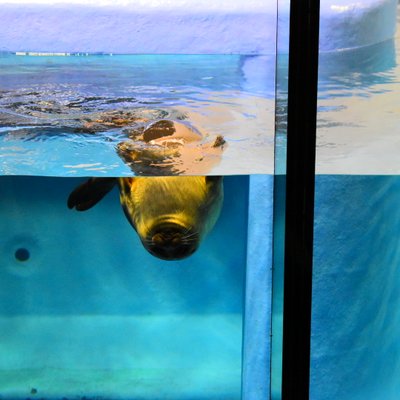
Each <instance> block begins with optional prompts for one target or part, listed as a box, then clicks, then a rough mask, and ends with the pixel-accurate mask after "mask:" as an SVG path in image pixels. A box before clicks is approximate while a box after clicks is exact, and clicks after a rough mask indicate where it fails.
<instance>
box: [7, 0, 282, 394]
mask: <svg viewBox="0 0 400 400" xmlns="http://www.w3.org/2000/svg"><path fill="white" fill-rule="evenodd" d="M0 3H1V7H0V18H1V20H2V21H3V23H2V26H1V28H0V43H1V47H0V50H1V54H0V130H1V135H0V148H1V150H0V157H1V160H0V174H1V177H0V182H1V184H0V191H1V196H0V199H1V200H0V203H1V204H0V214H1V220H2V224H1V225H0V230H1V242H0V243H1V244H0V254H1V260H2V268H1V271H0V274H1V278H2V279H1V281H2V283H1V284H0V298H1V303H0V324H1V332H2V340H1V345H0V398H2V399H10V400H11V399H15V400H17V399H28V398H29V399H35V398H37V399H52V400H55V399H109V400H111V399H127V400H128V399H149V400H150V399H154V400H155V399H182V400H184V399H187V400H189V399H195V398H199V399H200V398H202V399H219V400H221V399H227V400H228V399H229V400H233V399H241V398H247V399H250V398H254V399H256V398H262V397H265V396H268V393H269V368H268V367H267V366H268V364H269V358H270V345H269V338H270V336H269V335H270V324H271V322H270V318H271V263H272V259H271V254H272V206H273V202H272V195H273V171H274V130H275V69H276V63H275V61H276V49H275V46H276V41H275V37H276V29H277V10H276V2H270V3H264V2H261V1H258V0H255V1H250V2H248V3H246V4H245V3H242V2H239V1H237V2H231V1H230V2H221V3H219V4H211V2H209V1H202V2H194V1H176V2H169V1H161V2H159V1H158V2H156V1H150V2H147V1H146V2H145V1H101V2H94V1H91V0H78V1H62V2H61V1H41V0H38V1H36V0H35V1H24V2H23V4H22V2H19V1H1V2H0ZM239 32H240V36H241V37H240V40H238V38H237V35H238V33H239ZM216 38H218V40H216Z"/></svg>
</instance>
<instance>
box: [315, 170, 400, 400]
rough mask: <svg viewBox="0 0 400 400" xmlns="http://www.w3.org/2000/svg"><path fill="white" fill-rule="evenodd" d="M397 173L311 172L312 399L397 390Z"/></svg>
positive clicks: (383, 395)
mask: <svg viewBox="0 0 400 400" xmlns="http://www.w3.org/2000/svg"><path fill="white" fill-rule="evenodd" d="M399 203H400V177H396V176H345V175H341V176H339V175H338V176H324V175H322V176H317V180H316V208H315V251H314V273H313V321H312V357H311V361H312V368H311V378H312V379H311V399H313V400H337V399H341V400H361V399H362V400H376V399H385V400H397V399H398V398H399V393H400V381H399V371H400V346H399V343H400V342H399V341H400V311H399V310H400V290H399V288H400V272H399V267H400V246H399V237H400V235H399V233H400V208H399Z"/></svg>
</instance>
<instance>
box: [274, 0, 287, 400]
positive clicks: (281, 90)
mask: <svg viewBox="0 0 400 400" xmlns="http://www.w3.org/2000/svg"><path fill="white" fill-rule="evenodd" d="M289 8H290V2H289V1H279V2H278V30H277V43H278V45H277V59H276V99H275V174H274V189H273V190H274V209H273V213H274V223H273V275H272V279H273V283H272V287H273V295H272V329H271V392H270V397H271V399H274V400H278V399H280V398H281V386H282V336H283V334H282V332H283V271H284V241H285V228H284V227H285V196H286V138H287V100H288V65H289V14H290V13H289Z"/></svg>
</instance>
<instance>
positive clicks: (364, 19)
mask: <svg viewBox="0 0 400 400" xmlns="http://www.w3.org/2000/svg"><path fill="white" fill-rule="evenodd" d="M396 5H397V0H363V1H362V2H353V1H351V0H336V1H334V0H322V1H321V34H320V48H321V51H335V50H342V49H348V48H354V47H361V46H366V45H370V44H374V43H379V42H382V41H384V40H387V39H390V38H391V37H393V35H394V32H395V24H396V16H395V11H396ZM277 9H278V7H277V2H276V0H266V1H261V0H250V1H241V0H234V1H228V0H223V1H218V2H215V1H211V0H202V1H195V0H174V1H171V0H159V1H156V0H152V1H148V2H147V1H144V0H141V1H134V0H117V1H111V0H102V1H99V2H95V1H94V0H69V1H62V0H23V1H18V0H0V20H1V21H2V24H1V27H0V50H1V51H48V52H108V53H110V52H111V53H179V54H186V53H190V54H202V53H207V54H213V53H228V54H229V53H237V54H274V53H275V51H276V25H277ZM288 25H289V0H281V1H279V35H278V43H279V51H280V52H287V50H288V33H289V29H288Z"/></svg>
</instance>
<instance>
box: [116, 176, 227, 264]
mask: <svg viewBox="0 0 400 400" xmlns="http://www.w3.org/2000/svg"><path fill="white" fill-rule="evenodd" d="M119 185H120V197H121V204H122V206H123V209H124V211H125V214H126V216H127V218H128V220H129V221H130V222H131V224H132V226H133V227H134V228H135V230H136V231H137V233H138V235H139V237H140V239H141V241H142V243H143V246H144V247H145V248H146V249H147V250H148V251H149V253H151V254H152V255H154V256H156V257H158V258H161V259H163V260H180V259H183V258H186V257H188V256H190V255H191V254H193V253H194V252H195V251H196V250H197V248H198V247H199V244H200V242H201V240H202V239H203V238H204V236H205V235H206V234H207V233H208V232H209V231H210V230H211V228H212V227H213V226H214V224H215V222H216V220H217V218H218V216H219V213H220V210H221V206H222V199H223V189H222V177H206V176H176V177H172V176H168V177H164V176H163V177H136V178H120V179H119Z"/></svg>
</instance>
